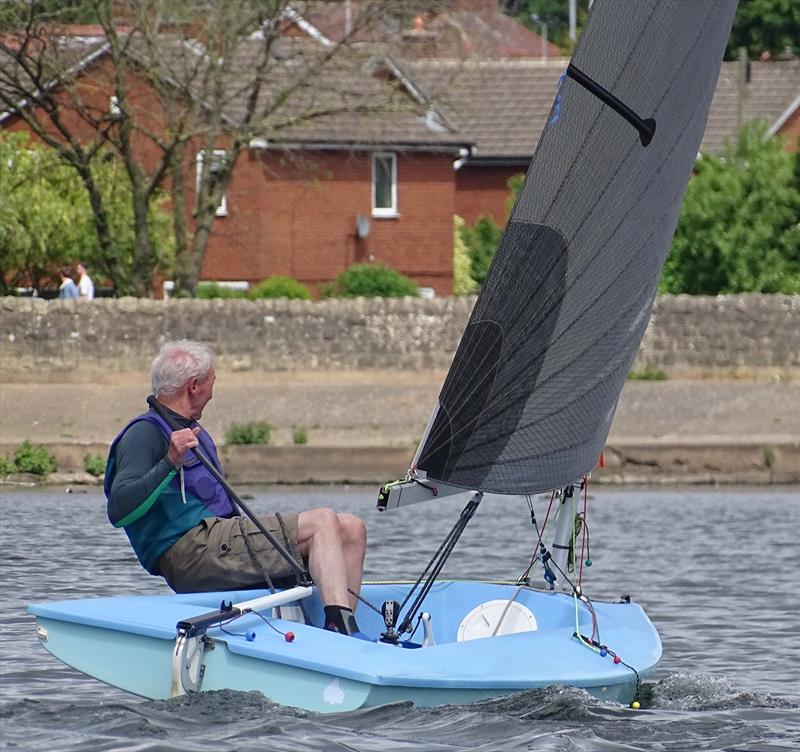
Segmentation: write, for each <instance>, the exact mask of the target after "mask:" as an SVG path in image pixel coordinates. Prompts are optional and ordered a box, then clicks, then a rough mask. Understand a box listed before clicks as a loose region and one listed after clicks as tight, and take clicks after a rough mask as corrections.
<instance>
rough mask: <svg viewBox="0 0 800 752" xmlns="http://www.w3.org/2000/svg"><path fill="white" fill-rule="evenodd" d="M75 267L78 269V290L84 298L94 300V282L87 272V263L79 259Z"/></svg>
mask: <svg viewBox="0 0 800 752" xmlns="http://www.w3.org/2000/svg"><path fill="white" fill-rule="evenodd" d="M75 268H76V269H77V270H78V290H79V291H80V294H81V298H82V299H83V300H94V282H92V278H91V277H90V276H89V275H88V274H87V272H86V264H84V263H83V262H82V261H79V262H78V263H77V265H76V266H75Z"/></svg>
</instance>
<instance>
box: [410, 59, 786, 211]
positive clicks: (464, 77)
mask: <svg viewBox="0 0 800 752" xmlns="http://www.w3.org/2000/svg"><path fill="white" fill-rule="evenodd" d="M565 67H566V63H565V61H564V60H549V61H542V60H524V59H517V60H511V59H507V60H484V61H476V62H467V63H464V62H461V61H454V60H426V61H415V62H413V63H410V64H408V65H407V67H406V70H407V71H408V75H409V77H410V78H412V79H413V80H414V81H415V82H417V85H418V86H419V87H420V88H421V89H422V90H423V91H426V92H430V94H431V95H432V96H434V97H435V101H436V102H437V107H439V109H441V110H442V111H443V112H444V114H445V115H446V116H447V118H448V120H449V122H451V123H453V124H454V125H455V127H457V128H458V129H459V130H460V131H461V132H462V133H463V134H464V135H465V136H466V137H467V138H469V140H470V141H471V143H472V148H471V149H470V153H469V155H468V156H467V158H466V159H464V160H461V161H460V162H459V163H457V165H456V212H457V213H458V214H459V215H460V216H462V217H463V218H464V220H465V221H466V222H467V223H468V224H472V223H474V222H475V220H476V219H477V218H478V216H481V215H483V216H489V217H492V218H493V219H494V220H495V221H496V222H498V223H499V224H504V223H505V219H506V212H507V202H508V196H509V192H508V187H507V184H508V180H509V178H511V177H513V176H514V175H519V174H523V173H524V172H525V171H526V170H527V167H528V163H529V162H530V159H531V157H532V156H533V152H534V149H535V148H536V144H537V143H538V141H539V136H540V135H541V132H542V129H543V128H544V125H545V123H546V121H547V118H548V116H549V114H550V108H551V106H552V103H553V100H554V98H555V94H556V89H557V88H558V81H559V78H560V76H561V75H562V74H563V73H564V69H565ZM741 73H742V69H741V67H740V64H739V63H738V62H725V63H723V64H722V70H721V72H720V77H719V81H718V83H717V89H716V93H715V95H714V99H713V101H712V104H711V110H710V112H709V117H708V125H707V127H706V132H705V135H704V137H703V141H702V144H701V150H702V151H710V152H712V153H714V152H718V151H720V150H721V149H722V147H723V145H724V143H725V141H726V140H727V139H730V138H732V137H733V136H734V135H735V134H736V132H737V130H738V128H739V126H740V124H741V123H744V122H750V121H753V120H758V119H760V120H764V121H765V122H766V123H767V125H768V126H769V132H770V133H771V134H772V135H775V134H781V135H783V136H785V137H786V148H787V149H788V150H791V151H793V150H795V149H796V148H797V143H798V140H797V139H798V136H800V113H799V112H798V108H799V107H800V99H798V93H800V60H774V61H752V62H751V63H750V64H749V66H748V68H747V72H746V76H745V79H744V80H743V81H741V83H740V80H741V79H740V76H741Z"/></svg>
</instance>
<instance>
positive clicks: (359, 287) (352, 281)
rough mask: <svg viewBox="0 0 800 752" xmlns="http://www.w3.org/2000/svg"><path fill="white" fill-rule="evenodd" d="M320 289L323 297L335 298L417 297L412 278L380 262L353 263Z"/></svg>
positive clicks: (417, 291)
mask: <svg viewBox="0 0 800 752" xmlns="http://www.w3.org/2000/svg"><path fill="white" fill-rule="evenodd" d="M321 290H322V294H323V296H324V297H335V298H404V297H406V296H410V297H413V298H417V297H419V288H418V287H417V285H416V283H415V282H414V281H413V280H411V279H409V278H408V277H406V276H404V275H402V274H400V272H397V271H395V270H394V269H390V268H389V267H388V266H382V265H380V264H353V266H351V267H350V268H349V269H348V270H347V271H344V272H342V273H341V274H340V275H339V276H338V277H336V279H335V280H334V281H333V283H332V284H329V285H323V286H322V288H321Z"/></svg>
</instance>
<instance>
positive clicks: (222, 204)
mask: <svg viewBox="0 0 800 752" xmlns="http://www.w3.org/2000/svg"><path fill="white" fill-rule="evenodd" d="M211 154H212V156H213V157H214V158H216V157H224V156H225V150H224V149H214V150H213V151H212V152H211ZM203 159H204V152H202V151H199V152H197V164H196V170H195V187H194V189H195V195H199V194H200V180H201V178H202V176H203ZM214 213H215V215H216V216H217V217H227V216H228V192H227V191H225V193H223V194H222V198H221V199H220V200H219V206H218V207H217V210H216V212H214Z"/></svg>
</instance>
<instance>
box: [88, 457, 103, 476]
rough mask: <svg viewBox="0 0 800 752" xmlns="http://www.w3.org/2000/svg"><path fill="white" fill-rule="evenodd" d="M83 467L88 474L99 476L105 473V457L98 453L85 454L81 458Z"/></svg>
mask: <svg viewBox="0 0 800 752" xmlns="http://www.w3.org/2000/svg"><path fill="white" fill-rule="evenodd" d="M83 468H84V470H86V472H87V473H89V475H94V477H95V478H99V477H100V476H101V475H105V474H106V458H105V457H101V456H100V455H99V454H87V455H86V456H85V457H84V458H83Z"/></svg>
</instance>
